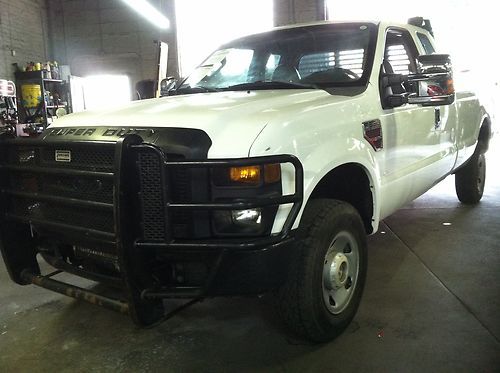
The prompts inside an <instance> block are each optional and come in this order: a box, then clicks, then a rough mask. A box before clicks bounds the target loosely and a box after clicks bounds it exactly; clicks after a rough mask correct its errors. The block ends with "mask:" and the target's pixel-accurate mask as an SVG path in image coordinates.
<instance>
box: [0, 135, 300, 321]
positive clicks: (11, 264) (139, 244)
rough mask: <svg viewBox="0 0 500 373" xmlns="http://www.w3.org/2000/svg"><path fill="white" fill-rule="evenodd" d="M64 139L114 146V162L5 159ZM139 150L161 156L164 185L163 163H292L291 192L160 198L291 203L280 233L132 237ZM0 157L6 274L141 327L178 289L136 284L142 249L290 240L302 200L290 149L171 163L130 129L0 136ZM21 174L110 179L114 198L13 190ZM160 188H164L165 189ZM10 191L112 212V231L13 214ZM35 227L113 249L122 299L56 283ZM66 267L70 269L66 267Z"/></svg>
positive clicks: (0, 236)
mask: <svg viewBox="0 0 500 373" xmlns="http://www.w3.org/2000/svg"><path fill="white" fill-rule="evenodd" d="M65 144H66V145H67V144H70V145H71V146H82V147H87V146H88V147H95V146H102V147H113V148H114V164H113V167H112V170H108V171H95V170H81V169H72V168H71V167H68V168H62V167H61V168H58V167H54V168H52V167H41V166H39V165H28V166H24V165H19V164H11V163H9V161H7V162H5V161H4V160H5V159H7V158H8V157H7V149H8V148H9V147H10V146H28V147H33V148H36V147H41V148H42V147H45V146H48V145H50V146H54V145H57V146H62V147H64V146H65ZM144 151H147V152H154V153H155V154H156V155H157V156H158V157H159V159H160V161H161V164H162V165H163V167H161V180H162V183H163V185H166V184H167V178H166V169H168V168H218V167H235V166H249V165H263V164H267V163H279V164H285V163H289V164H292V165H293V167H294V169H295V191H294V193H293V194H290V195H284V196H280V197H272V198H269V197H268V198H253V199H251V200H244V199H243V200H238V201H237V202H233V203H227V202H210V203H170V202H169V201H168V199H167V197H166V195H165V196H164V201H165V206H164V208H165V213H167V212H168V210H172V209H180V210H182V209H186V210H207V211H212V210H238V209H251V208H259V207H264V206H279V205H285V204H292V207H291V210H290V212H289V214H288V217H287V218H286V220H285V222H284V225H283V227H282V229H281V231H280V232H279V233H278V234H272V235H269V236H267V237H263V238H248V239H240V238H238V239H210V240H207V239H204V240H173V239H170V238H168V237H167V239H166V240H165V242H147V241H144V240H142V241H141V240H139V239H138V237H137V235H136V234H134V232H135V230H134V227H137V225H138V224H139V225H140V223H141V222H140V221H136V220H135V219H136V218H133V217H136V216H138V214H137V213H135V214H134V211H132V209H133V208H134V206H132V205H131V204H130V200H131V198H130V197H131V196H130V190H129V185H130V184H131V183H130V180H131V178H134V177H137V172H135V171H132V170H134V162H135V161H136V156H137V154H138V153H140V152H144ZM0 156H1V157H2V158H1V159H0V187H1V194H0V223H1V225H0V248H1V249H2V250H1V251H2V255H3V258H4V261H5V264H6V267H7V270H8V272H9V274H10V276H11V278H12V279H13V280H14V281H15V282H17V283H19V284H28V283H33V284H36V285H38V286H42V287H46V288H49V289H51V290H54V289H56V290H55V291H59V292H62V293H65V294H66V295H69V296H73V297H75V298H78V299H83V300H86V301H88V302H91V303H94V304H99V305H102V306H104V307H108V308H112V309H115V310H116V309H117V308H119V309H120V310H121V311H122V312H125V311H126V312H128V313H129V314H130V315H131V316H132V318H133V320H134V321H135V322H136V323H137V324H140V325H148V324H152V323H154V322H156V321H157V320H158V319H160V318H161V317H162V316H163V308H162V306H161V299H160V298H162V297H166V296H171V295H172V294H174V293H175V291H174V292H167V293H166V292H164V291H163V292H162V291H160V292H158V289H148V288H145V287H144V286H143V285H140V283H141V281H140V277H141V273H140V268H138V266H140V262H141V261H140V258H139V257H138V255H140V252H141V249H143V248H152V249H160V250H161V249H165V250H166V251H169V252H170V251H171V252H182V251H183V250H186V249H190V250H191V251H198V250H200V251H201V250H207V249H213V250H215V251H218V252H219V257H218V259H217V261H216V263H220V261H221V259H222V257H223V255H224V253H225V252H227V251H228V250H229V251H230V250H252V249H259V248H265V247H269V246H274V245H279V244H281V243H283V242H285V241H286V242H289V241H291V240H292V238H291V235H290V232H291V229H292V226H293V224H294V222H295V220H296V218H297V216H298V214H299V211H300V208H301V206H302V201H303V169H302V165H301V163H300V161H299V160H298V159H297V158H296V157H294V156H292V155H277V156H262V157H253V158H237V159H210V160H186V161H170V160H169V159H167V157H166V155H165V154H164V152H163V151H162V150H161V149H160V148H158V147H156V146H154V145H151V144H148V143H143V140H142V138H141V137H140V136H138V135H135V134H131V135H128V136H125V137H123V138H120V139H118V141H116V142H112V141H71V142H67V143H66V142H62V141H53V140H51V139H47V138H46V139H9V140H3V141H1V142H0ZM23 173H24V174H26V173H29V174H35V175H48V176H50V175H58V176H68V177H78V178H83V179H85V178H99V179H102V180H109V181H111V182H112V184H113V190H114V192H113V200H112V203H107V202H96V201H88V200H81V199H78V198H70V197H67V196H57V195H49V194H44V193H39V192H26V191H16V190H14V189H13V188H12V185H10V183H9V176H10V175H16V174H23ZM162 189H163V190H165V189H166V188H162ZM15 197H18V198H24V199H28V200H32V201H37V202H38V201H43V202H45V203H58V204H61V205H66V206H72V207H74V208H89V209H95V210H96V211H109V212H112V215H113V229H112V232H110V231H106V230H100V229H90V228H87V227H82V226H78V225H73V224H71V222H60V221H50V220H46V219H39V218H36V217H32V216H22V215H19V214H15V213H13V212H12V211H10V210H9V206H10V204H9V200H10V199H12V198H15ZM110 202H111V201H110ZM33 226H35V227H41V228H47V229H49V230H50V229H51V230H56V231H57V232H60V233H61V234H65V235H66V237H68V236H69V237H71V235H76V236H78V237H79V240H82V239H83V240H85V241H88V242H93V243H94V244H101V245H108V246H109V247H112V248H113V249H114V250H115V252H116V257H117V260H118V263H119V268H120V279H117V280H118V281H119V282H121V284H122V286H121V287H122V290H123V296H122V297H120V298H121V299H109V302H106V301H105V298H104V297H102V296H100V295H99V294H95V293H93V292H92V291H90V290H85V289H77V290H75V288H74V286H73V287H72V285H69V284H68V285H67V286H68V287H67V288H66V290H64V284H62V283H57V284H56V282H54V281H55V280H50V279H49V277H51V276H52V275H48V276H42V275H41V274H40V268H39V266H38V263H37V260H36V255H37V247H36V245H37V244H36V242H35V239H34V236H33ZM217 269H218V268H217V265H215V266H214V268H213V269H212V273H210V275H209V276H208V279H209V280H208V282H207V284H205V286H204V287H203V289H198V291H197V292H195V293H193V294H192V295H193V297H202V296H203V294H204V293H205V292H206V291H207V290H208V289H209V288H210V285H211V284H210V281H211V279H213V278H214V276H215V272H216V271H217ZM64 270H65V271H67V272H71V271H70V270H67V269H64ZM44 279H46V280H44ZM49 280H50V281H49ZM155 294H156V295H155ZM117 302H118V303H117ZM124 304H125V305H124ZM117 305H118V306H117Z"/></svg>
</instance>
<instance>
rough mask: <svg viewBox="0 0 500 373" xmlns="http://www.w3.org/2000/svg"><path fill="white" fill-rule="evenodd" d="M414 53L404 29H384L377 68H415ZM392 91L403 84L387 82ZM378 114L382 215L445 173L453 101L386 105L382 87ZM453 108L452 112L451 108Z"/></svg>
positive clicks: (450, 146)
mask: <svg viewBox="0 0 500 373" xmlns="http://www.w3.org/2000/svg"><path fill="white" fill-rule="evenodd" d="M418 55H419V52H418V50H417V47H416V44H415V41H414V40H413V38H412V36H411V35H410V33H409V32H408V31H407V30H402V29H397V28H394V29H388V30H387V33H386V42H385V47H384V58H383V61H382V67H381V72H380V73H381V74H384V73H396V74H403V75H405V74H410V73H415V72H416V57H417V56H418ZM391 89H392V94H394V95H397V94H403V93H405V92H406V89H407V87H405V86H404V85H403V84H401V85H400V86H393V87H391ZM380 99H381V100H382V107H383V110H382V115H381V117H380V121H381V125H382V131H383V139H384V149H383V151H381V152H379V153H377V157H378V161H379V162H380V163H379V165H380V170H381V181H382V190H383V196H384V195H385V196H387V197H385V198H384V197H382V198H384V199H385V201H384V204H383V205H385V207H384V210H386V211H382V216H387V215H388V214H390V213H392V211H394V210H395V209H396V208H398V207H399V206H401V205H402V204H405V203H406V202H409V201H411V200H413V199H414V198H416V197H418V196H419V195H421V194H422V193H424V192H425V191H427V190H428V189H429V188H430V187H431V186H432V185H433V184H435V183H436V182H437V181H438V180H440V179H441V178H443V177H444V176H445V175H447V174H448V173H449V172H450V171H451V169H452V167H453V164H454V161H455V159H454V156H455V151H454V148H453V141H452V134H453V130H452V127H453V125H454V124H455V123H456V121H455V120H454V119H453V118H450V117H453V115H455V110H454V107H452V110H450V107H448V106H437V107H423V106H420V105H415V104H404V105H402V106H399V107H391V106H390V105H388V104H387V101H384V100H385V99H386V97H385V94H384V93H383V92H382V90H381V97H380ZM450 111H453V113H450Z"/></svg>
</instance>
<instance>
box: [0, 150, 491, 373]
mask: <svg viewBox="0 0 500 373" xmlns="http://www.w3.org/2000/svg"><path fill="white" fill-rule="evenodd" d="M497 148H498V149H497V150H496V151H492V152H490V153H489V154H488V161H489V173H488V179H487V186H486V191H485V196H484V198H483V201H482V202H481V203H480V204H479V205H478V206H475V207H467V206H463V205H461V204H460V203H459V202H458V201H457V199H456V197H455V193H454V185H453V178H449V179H447V180H445V181H444V182H443V183H441V184H440V185H438V186H437V187H435V188H434V189H433V190H431V191H430V192H428V193H427V194H425V195H424V196H422V197H421V198H419V199H418V200H416V201H415V202H413V203H412V204H410V205H408V206H406V207H405V208H404V209H402V210H400V211H398V212H397V213H395V214H394V215H393V216H391V217H390V218H388V219H386V220H385V223H384V224H383V225H382V227H381V230H380V232H379V233H378V234H376V235H374V236H372V237H370V239H369V250H370V251H369V273H368V281H367V286H366V290H365V294H364V298H363V301H362V302H361V307H360V310H359V312H358V314H357V316H356V318H355V320H354V322H353V323H352V324H351V325H350V326H349V328H348V329H347V330H346V331H345V332H344V333H343V334H342V335H341V336H340V337H338V338H337V339H336V340H334V341H332V342H331V343H329V344H325V345H309V344H305V343H304V342H301V341H298V340H296V339H295V338H294V337H293V336H291V335H289V334H287V333H286V332H285V331H284V330H283V328H282V326H281V325H280V323H279V320H278V319H277V316H276V315H275V313H274V311H273V307H272V305H271V302H270V300H269V299H267V298H266V297H264V298H260V299H240V298H236V299H215V300H209V301H205V302H203V303H201V304H197V305H195V306H193V307H192V308H190V309H188V310H186V311H184V312H183V313H181V314H179V315H177V316H175V317H174V318H173V319H171V320H169V321H168V322H165V323H163V324H162V325H160V326H158V327H155V328H153V329H147V330H140V329H137V328H136V327H134V326H133V325H132V323H131V322H130V321H129V319H128V318H127V317H125V316H122V315H119V314H115V313H113V312H111V311H107V310H104V309H101V308H98V307H95V306H92V305H88V304H85V303H80V302H76V301H74V300H72V299H69V298H65V297H62V296H59V295H57V294H53V293H51V292H48V291H46V290H43V289H39V288H35V287H34V286H28V287H19V286H17V285H14V284H13V283H11V282H10V281H9V280H8V276H7V274H6V272H5V268H4V265H3V263H2V264H0V372H23V371H36V372H59V371H62V372H84V371H85V372H89V371H97V372H99V371H129V372H143V371H204V372H205V371H217V372H220V371H292V372H294V371H297V372H299V371H300V372H304V371H308V372H318V371H329V372H335V371H342V372H360V371H361V372H365V371H370V372H371V371H380V372H426V371H431V372H500V175H498V163H497V164H495V162H498V161H499V160H500V151H499V150H500V147H497ZM495 173H496V174H495Z"/></svg>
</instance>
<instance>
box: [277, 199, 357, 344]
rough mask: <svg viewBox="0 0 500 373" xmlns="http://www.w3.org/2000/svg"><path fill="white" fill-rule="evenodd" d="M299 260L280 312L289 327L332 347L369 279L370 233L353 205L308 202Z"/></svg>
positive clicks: (293, 265)
mask: <svg viewBox="0 0 500 373" xmlns="http://www.w3.org/2000/svg"><path fill="white" fill-rule="evenodd" d="M296 250H297V251H296V253H295V254H296V255H295V256H294V258H293V260H292V263H291V264H290V268H289V273H288V278H287V280H286V283H285V284H284V285H283V286H282V288H281V289H280V290H279V307H280V311H281V314H282V317H283V318H284V320H285V322H286V324H287V325H288V327H289V328H290V329H291V330H292V331H293V332H295V333H296V334H298V335H299V336H301V337H303V338H306V339H309V340H311V341H313V342H326V341H329V340H331V339H332V338H334V337H336V336H337V335H338V334H340V333H341V332H342V331H343V330H344V329H345V328H346V327H347V325H349V323H350V322H351V320H352V319H353V317H354V315H355V314H356V311H357V309H358V306H359V302H360V300H361V294H362V292H363V287H364V284H365V279H366V267H367V254H366V232H365V228H364V225H363V222H362V220H361V217H360V216H359V214H358V212H357V211H356V209H355V208H354V207H352V206H351V205H350V204H348V203H345V202H342V201H337V200H327V199H318V200H312V201H310V202H309V203H308V205H307V207H306V209H305V211H304V216H303V217H302V221H301V224H300V227H299V230H298V240H297V247H296Z"/></svg>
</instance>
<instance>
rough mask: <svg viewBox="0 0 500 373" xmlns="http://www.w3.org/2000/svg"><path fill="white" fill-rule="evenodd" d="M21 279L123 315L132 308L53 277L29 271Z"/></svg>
mask: <svg viewBox="0 0 500 373" xmlns="http://www.w3.org/2000/svg"><path fill="white" fill-rule="evenodd" d="M21 277H22V278H23V280H24V281H26V282H27V283H30V284H33V285H37V286H40V287H42V288H45V289H48V290H52V291H54V292H56V293H59V294H62V295H66V296H68V297H72V298H75V299H79V300H83V301H85V302H88V303H91V304H95V305H97V306H101V307H105V308H108V309H111V310H113V311H117V312H119V313H123V314H127V315H128V314H129V311H130V308H129V304H128V303H127V302H124V301H121V300H118V299H112V298H109V297H105V296H103V295H100V294H97V293H95V292H92V291H90V290H87V289H83V288H80V287H78V286H75V285H71V284H67V283H65V282H61V281H57V280H54V279H52V278H50V277H51V275H48V276H42V275H36V274H33V273H31V272H29V271H28V270H25V271H23V272H22V273H21Z"/></svg>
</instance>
